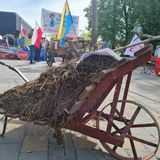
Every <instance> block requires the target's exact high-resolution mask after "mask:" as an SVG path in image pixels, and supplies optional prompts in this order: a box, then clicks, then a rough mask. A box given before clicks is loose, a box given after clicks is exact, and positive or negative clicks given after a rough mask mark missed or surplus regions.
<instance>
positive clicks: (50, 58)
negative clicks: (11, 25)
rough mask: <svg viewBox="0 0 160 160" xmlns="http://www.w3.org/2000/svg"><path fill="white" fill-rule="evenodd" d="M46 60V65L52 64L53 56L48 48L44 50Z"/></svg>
mask: <svg viewBox="0 0 160 160" xmlns="http://www.w3.org/2000/svg"><path fill="white" fill-rule="evenodd" d="M46 62H47V64H48V66H52V64H53V63H54V57H53V56H52V54H51V53H50V49H49V48H48V49H47V50H46Z"/></svg>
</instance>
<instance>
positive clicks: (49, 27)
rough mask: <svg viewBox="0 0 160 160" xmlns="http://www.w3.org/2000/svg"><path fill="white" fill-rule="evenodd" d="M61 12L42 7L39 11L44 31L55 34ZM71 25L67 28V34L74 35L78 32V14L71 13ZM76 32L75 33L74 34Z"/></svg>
mask: <svg viewBox="0 0 160 160" xmlns="http://www.w3.org/2000/svg"><path fill="white" fill-rule="evenodd" d="M61 15H62V13H58V12H53V11H49V10H47V9H44V8H42V13H41V28H42V30H43V32H44V33H50V34H54V35H57V34H58V29H59V25H60V20H61ZM72 19H73V25H71V27H70V29H69V33H68V34H67V35H68V36H71V37H75V36H76V35H78V32H79V16H74V15H72ZM75 32H76V34H75Z"/></svg>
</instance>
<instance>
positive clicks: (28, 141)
mask: <svg viewBox="0 0 160 160" xmlns="http://www.w3.org/2000/svg"><path fill="white" fill-rule="evenodd" d="M34 151H37V152H46V151H48V137H45V138H44V139H42V136H25V138H24V141H23V145H22V149H21V152H34Z"/></svg>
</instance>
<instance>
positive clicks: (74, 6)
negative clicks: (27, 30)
mask: <svg viewBox="0 0 160 160" xmlns="http://www.w3.org/2000/svg"><path fill="white" fill-rule="evenodd" d="M65 1H66V0H0V11H6V12H16V13H17V14H18V15H19V16H21V17H22V18H23V19H24V20H25V21H26V22H27V23H28V24H29V25H30V26H31V27H33V28H34V26H35V21H37V23H38V24H39V25H40V24H41V11H42V8H44V9H47V10H51V11H53V12H59V13H62V10H63V6H64V3H65ZM90 1H91V0H68V3H69V7H70V11H71V14H72V15H75V16H79V29H80V30H84V29H85V27H86V26H87V19H86V18H85V17H84V15H85V13H84V11H83V9H84V8H86V7H88V6H89V4H90Z"/></svg>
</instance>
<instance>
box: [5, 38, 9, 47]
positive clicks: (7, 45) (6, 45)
mask: <svg viewBox="0 0 160 160" xmlns="http://www.w3.org/2000/svg"><path fill="white" fill-rule="evenodd" d="M5 48H9V43H8V37H6V43H5Z"/></svg>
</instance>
